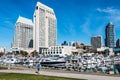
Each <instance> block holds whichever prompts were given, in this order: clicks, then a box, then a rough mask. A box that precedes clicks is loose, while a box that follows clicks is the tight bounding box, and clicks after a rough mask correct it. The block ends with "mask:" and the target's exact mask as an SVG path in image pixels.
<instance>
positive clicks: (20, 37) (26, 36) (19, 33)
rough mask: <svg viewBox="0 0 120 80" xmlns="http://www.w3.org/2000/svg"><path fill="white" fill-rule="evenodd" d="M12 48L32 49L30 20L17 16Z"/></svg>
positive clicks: (31, 24)
mask: <svg viewBox="0 0 120 80" xmlns="http://www.w3.org/2000/svg"><path fill="white" fill-rule="evenodd" d="M12 48H17V49H20V50H21V49H28V48H33V23H32V20H30V19H27V18H24V17H21V16H19V17H18V19H17V21H16V24H15V34H14V39H13V44H12Z"/></svg>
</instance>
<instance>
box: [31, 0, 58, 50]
mask: <svg viewBox="0 0 120 80" xmlns="http://www.w3.org/2000/svg"><path fill="white" fill-rule="evenodd" d="M56 23H57V20H56V16H55V14H54V11H53V9H52V8H50V7H48V6H46V5H44V4H42V3H40V2H37V5H36V9H35V12H34V32H33V46H34V49H35V50H36V51H37V52H40V48H47V47H49V46H55V45H56V42H57V32H56V30H57V28H56Z"/></svg>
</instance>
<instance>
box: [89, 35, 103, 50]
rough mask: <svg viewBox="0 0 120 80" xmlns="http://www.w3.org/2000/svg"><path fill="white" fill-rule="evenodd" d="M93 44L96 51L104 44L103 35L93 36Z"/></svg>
mask: <svg viewBox="0 0 120 80" xmlns="http://www.w3.org/2000/svg"><path fill="white" fill-rule="evenodd" d="M91 46H92V50H94V51H96V50H97V48H100V47H101V46H102V39H101V36H94V37H91Z"/></svg>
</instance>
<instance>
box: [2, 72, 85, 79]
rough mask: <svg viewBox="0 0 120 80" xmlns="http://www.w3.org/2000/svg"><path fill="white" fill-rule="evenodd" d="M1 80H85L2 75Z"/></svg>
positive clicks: (28, 75)
mask: <svg viewBox="0 0 120 80" xmlns="http://www.w3.org/2000/svg"><path fill="white" fill-rule="evenodd" d="M0 80H84V79H73V78H63V77H53V76H44V75H34V74H19V73H0Z"/></svg>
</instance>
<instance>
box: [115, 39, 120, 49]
mask: <svg viewBox="0 0 120 80" xmlns="http://www.w3.org/2000/svg"><path fill="white" fill-rule="evenodd" d="M116 47H117V48H120V39H118V40H117V41H116Z"/></svg>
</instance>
